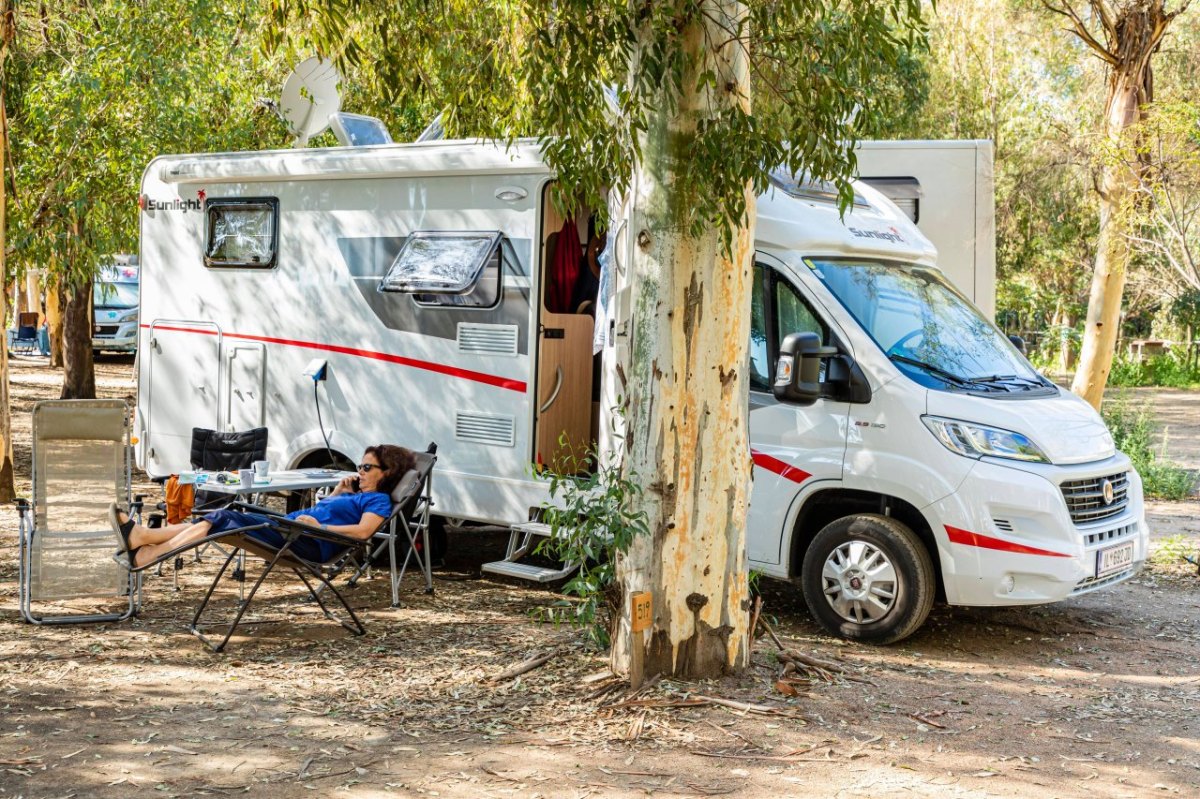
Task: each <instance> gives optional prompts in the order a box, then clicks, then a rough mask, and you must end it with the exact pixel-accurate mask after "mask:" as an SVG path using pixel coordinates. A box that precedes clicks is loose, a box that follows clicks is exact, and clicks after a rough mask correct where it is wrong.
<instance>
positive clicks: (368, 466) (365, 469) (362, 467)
mask: <svg viewBox="0 0 1200 799" xmlns="http://www.w3.org/2000/svg"><path fill="white" fill-rule="evenodd" d="M372 469H378V470H379V471H381V472H382V471H383V467H382V466H380V465H379V464H378V463H360V464H358V471H359V472H361V473H362V474H370V473H371V470H372Z"/></svg>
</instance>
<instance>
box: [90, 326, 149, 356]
mask: <svg viewBox="0 0 1200 799" xmlns="http://www.w3.org/2000/svg"><path fill="white" fill-rule="evenodd" d="M137 340H138V326H137V322H127V323H125V324H122V325H120V326H119V327H118V328H117V330H116V331H115V332H113V333H106V334H102V335H96V334H92V349H93V350H108V351H112V352H135V351H136V350H137V343H138V342H137Z"/></svg>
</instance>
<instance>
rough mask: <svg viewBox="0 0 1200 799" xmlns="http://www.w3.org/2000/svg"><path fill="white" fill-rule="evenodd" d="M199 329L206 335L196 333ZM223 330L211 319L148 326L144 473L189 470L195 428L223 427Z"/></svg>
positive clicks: (167, 322) (163, 321) (164, 322)
mask: <svg viewBox="0 0 1200 799" xmlns="http://www.w3.org/2000/svg"><path fill="white" fill-rule="evenodd" d="M197 333H201V334H202V335H196V334H197ZM220 354H221V329H220V327H218V326H217V325H216V324H214V323H212V322H191V321H174V320H161V319H160V320H155V321H154V322H152V323H151V324H150V347H149V352H148V353H145V355H144V357H148V358H149V364H148V376H149V382H150V396H149V401H148V403H147V407H148V409H149V412H148V414H147V418H146V441H147V445H146V456H147V458H146V471H147V472H149V473H150V474H170V473H171V472H173V471H178V470H180V469H186V468H188V465H189V460H188V459H189V454H190V451H191V444H192V440H191V430H192V428H193V427H207V428H210V429H213V430H216V429H219V425H220V421H221V418H220V417H221V405H220V400H221V389H222V380H221V373H222V371H223V370H222V369H221V361H220Z"/></svg>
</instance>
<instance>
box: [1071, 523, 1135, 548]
mask: <svg viewBox="0 0 1200 799" xmlns="http://www.w3.org/2000/svg"><path fill="white" fill-rule="evenodd" d="M1137 531H1138V526H1137V522H1134V523H1133V524H1126V525H1124V526H1122V527H1114V528H1113V529H1111V530H1101V531H1100V532H1098V533H1088V534H1087V535H1085V536H1084V537H1083V545H1084V547H1086V548H1088V549H1091V548H1092V547H1095V546H1101V545H1106V544H1111V543H1114V542H1117V541H1122V540H1124V539H1126V538H1132V537H1133V536H1135V535H1137Z"/></svg>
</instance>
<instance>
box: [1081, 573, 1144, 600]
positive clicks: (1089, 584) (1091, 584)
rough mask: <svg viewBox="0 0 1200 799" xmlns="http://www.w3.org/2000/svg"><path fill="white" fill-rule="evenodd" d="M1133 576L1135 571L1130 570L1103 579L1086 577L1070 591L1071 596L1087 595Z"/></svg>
mask: <svg viewBox="0 0 1200 799" xmlns="http://www.w3.org/2000/svg"><path fill="white" fill-rule="evenodd" d="M1135 574H1137V569H1133V568H1130V569H1126V570H1125V571H1122V572H1117V573H1116V574H1106V575H1104V576H1103V577H1088V578H1086V579H1083V580H1080V581H1079V582H1077V583H1076V584H1075V587H1074V588H1073V589H1071V596H1078V595H1079V594H1087V593H1090V592H1092V591H1095V590H1096V589H1097V588H1103V587H1104V586H1106V585H1112V584H1114V583H1122V582H1125V581H1126V580H1128V579H1129V578H1130V577H1132V576H1133V575H1135Z"/></svg>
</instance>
